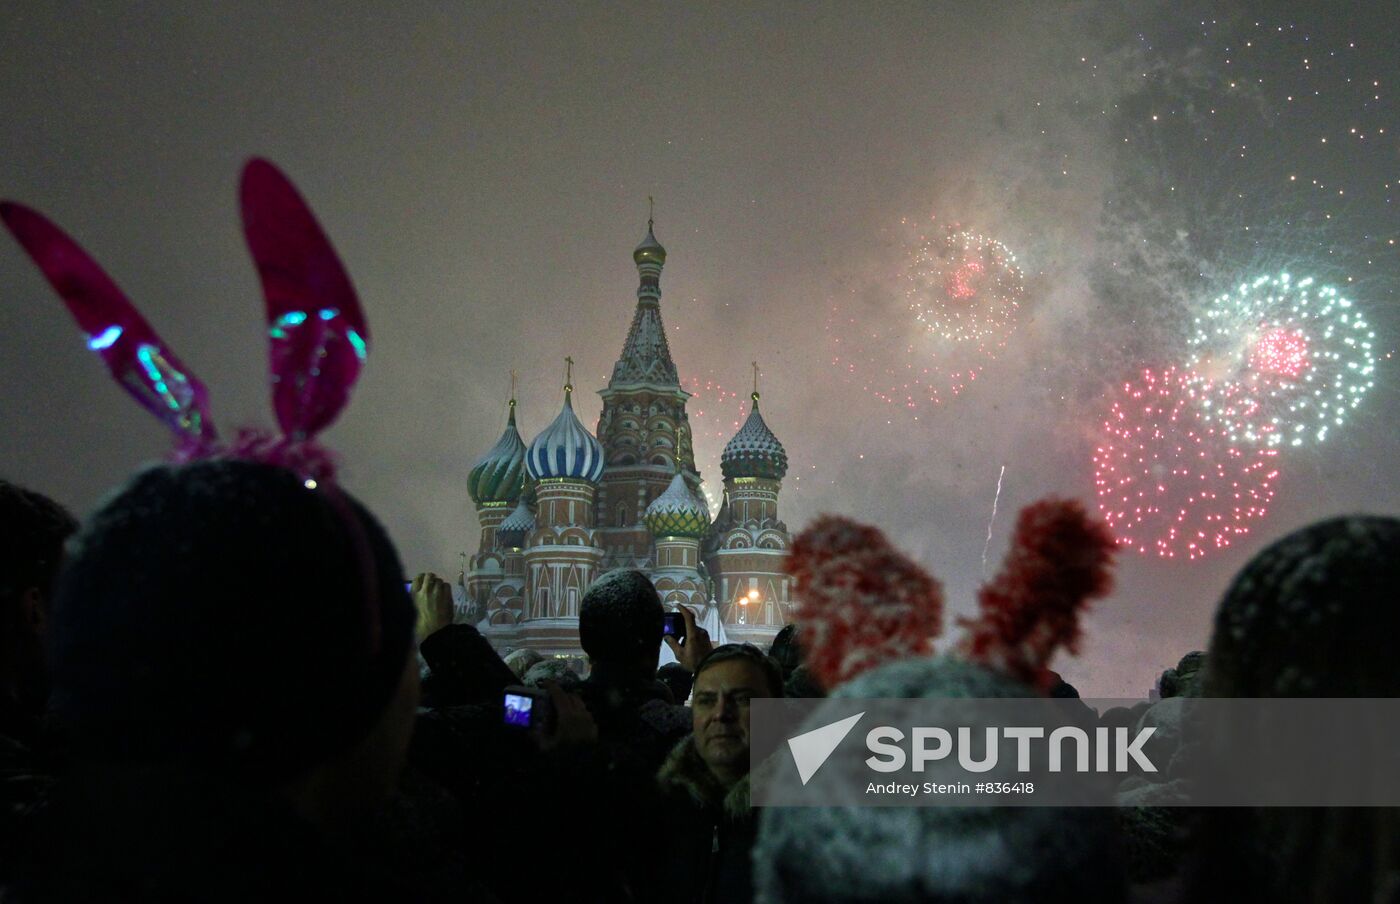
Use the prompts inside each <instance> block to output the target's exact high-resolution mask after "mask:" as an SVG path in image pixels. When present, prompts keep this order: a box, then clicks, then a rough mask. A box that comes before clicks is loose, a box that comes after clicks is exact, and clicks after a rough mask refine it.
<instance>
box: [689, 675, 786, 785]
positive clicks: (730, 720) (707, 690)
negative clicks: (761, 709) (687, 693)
mask: <svg viewBox="0 0 1400 904" xmlns="http://www.w3.org/2000/svg"><path fill="white" fill-rule="evenodd" d="M768 694H769V691H768V682H767V679H766V678H765V677H764V674H763V670H762V669H760V668H759V667H758V666H756V665H754V664H753V663H751V662H744V661H743V660H737V659H731V660H728V661H726V662H718V663H715V664H714V665H712V666H710V667H709V668H707V669H705V670H704V671H703V672H701V673H700V677H698V678H696V679H695V690H694V691H693V693H692V695H691V699H690V708H691V712H692V714H693V716H694V731H695V745H696V748H697V749H698V750H699V751H700V758H701V759H703V760H704V761H705V764H706V765H707V766H709V767H710V768H711V769H716V768H719V769H726V770H733V769H736V768H741V769H745V768H747V766H748V762H749V700H750V699H752V698H753V697H766V696H768Z"/></svg>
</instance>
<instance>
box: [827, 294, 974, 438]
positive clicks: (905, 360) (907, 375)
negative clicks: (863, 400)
mask: <svg viewBox="0 0 1400 904" xmlns="http://www.w3.org/2000/svg"><path fill="white" fill-rule="evenodd" d="M826 335H827V346H828V349H829V350H830V360H831V365H832V366H833V367H835V368H836V369H837V370H839V371H840V372H841V373H842V374H843V375H845V377H846V379H847V380H849V381H850V382H852V383H855V384H857V385H859V386H860V388H861V389H862V390H863V391H864V392H866V393H868V394H869V395H871V396H873V397H874V398H875V399H876V400H877V401H879V402H882V403H884V404H885V405H889V406H890V407H892V408H900V409H904V410H906V411H909V412H911V413H914V414H915V416H916V417H917V414H918V412H919V411H920V410H922V409H923V408H924V406H926V405H937V404H939V403H940V402H945V401H947V400H949V399H951V398H953V397H954V396H956V395H957V394H958V393H960V392H962V391H963V390H964V389H965V388H967V385H968V384H969V383H971V382H973V381H974V380H976V379H977V375H978V374H979V373H981V371H982V367H983V365H984V364H985V359H982V360H968V357H969V356H967V355H963V354H959V353H958V350H956V349H953V350H950V349H948V348H944V347H942V344H941V343H940V342H939V340H938V339H936V338H935V337H932V336H930V334H929V333H928V332H927V331H925V330H923V329H919V328H918V327H917V326H915V327H913V328H911V326H910V324H909V323H908V322H907V321H906V320H903V319H902V318H901V315H900V312H886V313H883V314H874V313H872V314H867V315H866V316H857V315H856V314H855V313H852V312H851V311H848V310H846V309H843V308H841V307H839V306H837V305H833V306H832V308H831V310H830V312H829V313H828V316H827V320H826Z"/></svg>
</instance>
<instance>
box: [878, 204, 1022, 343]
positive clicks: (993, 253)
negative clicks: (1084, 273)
mask: <svg viewBox="0 0 1400 904" xmlns="http://www.w3.org/2000/svg"><path fill="white" fill-rule="evenodd" d="M905 279H906V280H907V282H908V284H909V285H908V291H907V297H908V299H909V307H910V308H911V309H912V310H913V312H914V318H915V319H916V320H918V321H919V323H921V324H923V325H924V327H925V328H927V329H928V331H929V332H931V333H933V334H934V335H936V336H938V337H940V338H942V339H943V340H945V341H946V342H949V343H970V344H972V345H975V346H978V347H979V348H982V349H984V350H987V349H992V348H996V347H1000V346H1001V345H1004V344H1005V342H1006V337H1007V336H1008V335H1010V333H1011V330H1012V328H1013V327H1014V326H1015V323H1016V313H1017V311H1018V309H1019V308H1020V303H1021V297H1022V296H1023V295H1024V294H1025V280H1024V277H1023V276H1022V274H1021V270H1020V268H1019V267H1017V266H1016V255H1014V254H1012V253H1011V250H1010V249H1009V248H1007V247H1006V246H1005V245H1003V244H1002V243H1001V242H998V241H997V240H995V239H989V238H987V237H986V236H981V235H976V234H974V233H971V232H959V231H955V230H953V229H947V230H944V232H943V234H942V235H935V236H933V237H928V236H922V235H921V236H919V239H918V242H917V244H916V245H915V247H914V250H913V253H912V255H911V256H910V262H909V269H908V271H907V272H906V274H905Z"/></svg>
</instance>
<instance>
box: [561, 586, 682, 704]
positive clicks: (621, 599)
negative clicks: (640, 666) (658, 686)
mask: <svg viewBox="0 0 1400 904" xmlns="http://www.w3.org/2000/svg"><path fill="white" fill-rule="evenodd" d="M663 621H664V618H663V610H662V608H661V597H660V596H659V595H658V594H657V592H656V587H655V586H654V585H653V584H652V583H651V579H650V578H648V577H647V576H646V575H645V574H643V573H642V572H640V571H635V570H618V571H610V572H608V573H607V574H605V575H603V576H602V577H601V578H599V579H598V580H597V581H595V582H594V583H593V586H591V587H589V588H588V592H587V593H585V594H584V595H583V603H582V604H581V605H580V606H579V613H578V639H579V644H580V645H581V646H582V647H583V651H584V652H585V653H587V654H588V656H589V658H590V659H592V660H593V662H594V666H595V668H596V667H597V666H599V665H602V666H603V667H604V668H605V669H606V668H608V667H610V666H614V665H623V666H625V667H631V666H633V665H634V664H635V663H636V662H637V661H638V659H639V658H645V657H646V656H649V655H654V654H656V653H658V652H660V650H661V627H662V622H663ZM655 668H656V663H655V662H652V663H651V664H650V665H648V667H647V675H646V677H647V678H648V679H650V678H652V677H653V675H652V671H653V670H654V669H655Z"/></svg>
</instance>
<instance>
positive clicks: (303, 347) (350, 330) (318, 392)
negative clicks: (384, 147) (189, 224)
mask: <svg viewBox="0 0 1400 904" xmlns="http://www.w3.org/2000/svg"><path fill="white" fill-rule="evenodd" d="M239 200H240V204H241V206H242V210H243V234H244V236H245V237H246V238H247V240H248V249H249V251H250V252H251V253H252V255H253V260H254V262H255V263H256V264H257V267H258V276H259V278H260V279H261V280H262V286H263V296H264V298H266V300H267V324H268V335H269V338H270V340H271V375H272V407H273V410H274V412H275V413H276V415H277V423H278V425H279V426H280V427H281V429H282V433H283V434H284V435H285V436H286V437H287V438H288V439H290V440H292V441H294V442H299V441H302V440H306V439H310V438H312V437H314V436H315V435H316V434H317V433H319V432H320V431H321V430H324V429H325V428H326V427H327V426H329V425H330V423H331V422H332V421H334V420H335V419H336V416H337V415H339V414H340V411H341V409H342V408H344V407H345V403H346V402H347V401H348V400H349V398H350V388H351V387H352V386H354V384H355V379H356V378H357V377H358V376H359V375H360V368H361V367H363V366H364V363H365V356H366V354H367V353H368V351H369V328H368V327H367V326H366V324H365V315H364V312H363V311H362V310H361V309H360V302H359V299H358V298H356V296H355V289H354V287H353V286H352V285H351V284H350V277H349V275H348V274H346V272H345V268H344V267H343V266H342V265H341V263H340V258H339V257H337V256H336V253H335V249H333V248H332V247H331V243H330V241H329V240H327V238H326V235H325V233H324V232H322V231H321V227H320V226H319V225H318V224H317V222H316V218H315V216H314V215H312V213H311V209H310V208H309V207H307V206H306V202H305V201H303V200H302V198H301V195H299V194H298V193H297V190H296V188H295V187H294V186H293V185H292V183H291V182H290V181H289V180H288V179H287V177H286V176H284V175H283V174H282V172H281V171H280V170H278V169H277V167H275V166H273V165H272V164H271V163H268V162H267V161H266V160H258V159H255V160H252V161H250V162H249V163H248V165H247V166H245V167H244V168H243V181H242V184H241V186H240V189H239Z"/></svg>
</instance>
